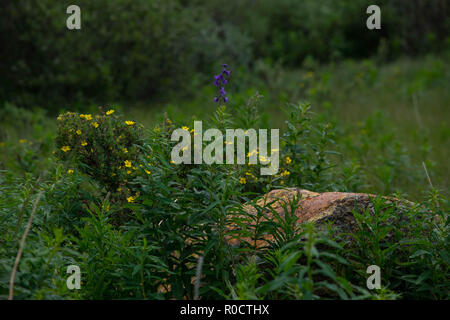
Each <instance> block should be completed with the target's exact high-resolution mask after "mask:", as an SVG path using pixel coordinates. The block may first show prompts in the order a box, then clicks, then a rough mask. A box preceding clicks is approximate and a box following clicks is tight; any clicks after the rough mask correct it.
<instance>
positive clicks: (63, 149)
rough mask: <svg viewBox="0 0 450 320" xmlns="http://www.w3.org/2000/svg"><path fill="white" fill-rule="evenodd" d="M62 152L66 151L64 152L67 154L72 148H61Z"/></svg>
mask: <svg viewBox="0 0 450 320" xmlns="http://www.w3.org/2000/svg"><path fill="white" fill-rule="evenodd" d="M61 150H62V151H64V152H67V151H70V147H69V146H63V147H62V148H61Z"/></svg>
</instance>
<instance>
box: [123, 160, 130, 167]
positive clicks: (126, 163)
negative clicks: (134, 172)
mask: <svg viewBox="0 0 450 320" xmlns="http://www.w3.org/2000/svg"><path fill="white" fill-rule="evenodd" d="M124 163H125V167H127V168H131V161H130V160H125V161H124Z"/></svg>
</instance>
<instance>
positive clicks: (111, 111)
mask: <svg viewBox="0 0 450 320" xmlns="http://www.w3.org/2000/svg"><path fill="white" fill-rule="evenodd" d="M114 112H115V111H114V110H113V109H111V110H108V111H106V115H107V116H110V115H112V114H113V113H114Z"/></svg>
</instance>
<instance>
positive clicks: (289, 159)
mask: <svg viewBox="0 0 450 320" xmlns="http://www.w3.org/2000/svg"><path fill="white" fill-rule="evenodd" d="M285 161H286V164H290V163H291V162H292V159H291V158H289V156H287V157H286V160H285Z"/></svg>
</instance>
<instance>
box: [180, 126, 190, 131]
mask: <svg viewBox="0 0 450 320" xmlns="http://www.w3.org/2000/svg"><path fill="white" fill-rule="evenodd" d="M181 129H183V130H186V131H189V127H186V126H184V127H181Z"/></svg>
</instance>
